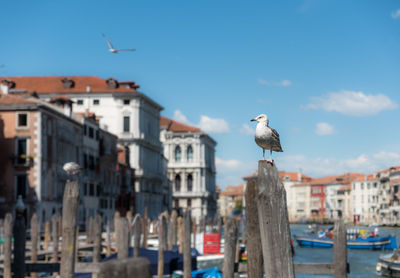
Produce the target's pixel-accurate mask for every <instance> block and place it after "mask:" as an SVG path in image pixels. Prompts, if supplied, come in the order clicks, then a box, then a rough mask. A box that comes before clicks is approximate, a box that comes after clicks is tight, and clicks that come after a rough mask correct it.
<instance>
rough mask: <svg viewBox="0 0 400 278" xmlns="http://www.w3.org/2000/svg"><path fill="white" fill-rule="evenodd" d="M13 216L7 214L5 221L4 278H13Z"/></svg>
mask: <svg viewBox="0 0 400 278" xmlns="http://www.w3.org/2000/svg"><path fill="white" fill-rule="evenodd" d="M12 226H13V224H12V215H11V213H7V214H6V217H5V219H4V268H3V276H4V278H11V239H12Z"/></svg>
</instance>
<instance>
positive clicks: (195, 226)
mask: <svg viewBox="0 0 400 278" xmlns="http://www.w3.org/2000/svg"><path fill="white" fill-rule="evenodd" d="M192 225H193V248H196V235H197V223H196V217H193V222H192Z"/></svg>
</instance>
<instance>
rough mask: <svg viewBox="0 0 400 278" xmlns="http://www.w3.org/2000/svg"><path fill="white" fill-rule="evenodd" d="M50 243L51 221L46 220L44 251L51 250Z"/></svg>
mask: <svg viewBox="0 0 400 278" xmlns="http://www.w3.org/2000/svg"><path fill="white" fill-rule="evenodd" d="M49 243H50V221H46V223H45V226H44V243H43V249H44V251H47V250H49Z"/></svg>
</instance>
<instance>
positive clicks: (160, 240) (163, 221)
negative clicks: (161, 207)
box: [157, 214, 167, 278]
mask: <svg viewBox="0 0 400 278" xmlns="http://www.w3.org/2000/svg"><path fill="white" fill-rule="evenodd" d="M159 220H160V223H159V225H158V265H157V266H158V268H157V270H158V271H157V274H158V278H163V276H164V250H165V249H164V248H165V242H164V240H165V237H164V233H165V229H166V227H167V220H166V219H165V216H164V214H161V215H160V218H159Z"/></svg>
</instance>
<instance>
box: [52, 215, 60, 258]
mask: <svg viewBox="0 0 400 278" xmlns="http://www.w3.org/2000/svg"><path fill="white" fill-rule="evenodd" d="M51 228H52V231H51V234H52V237H53V260H52V261H53V262H54V263H57V262H58V240H59V237H58V216H57V214H53V216H52V218H51Z"/></svg>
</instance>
